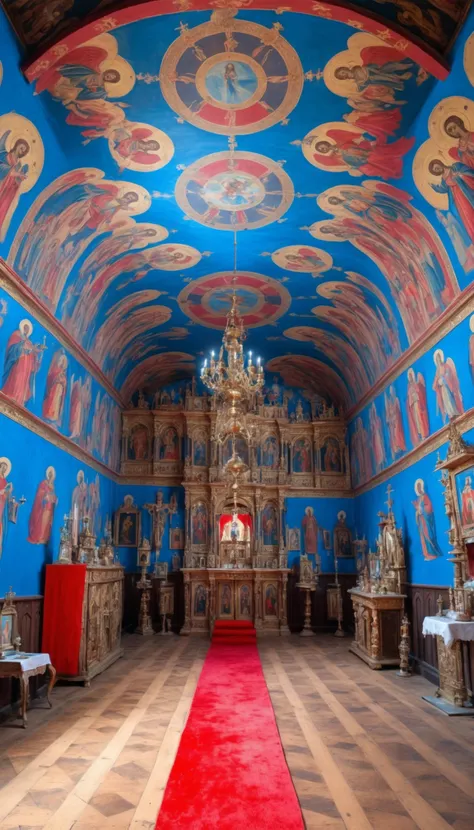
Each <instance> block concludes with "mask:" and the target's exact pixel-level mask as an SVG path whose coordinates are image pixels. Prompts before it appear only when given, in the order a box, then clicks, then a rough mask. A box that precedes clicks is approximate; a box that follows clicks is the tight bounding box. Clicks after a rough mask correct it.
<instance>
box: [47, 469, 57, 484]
mask: <svg viewBox="0 0 474 830" xmlns="http://www.w3.org/2000/svg"><path fill="white" fill-rule="evenodd" d="M50 473H52V476H53V481H54V479H55V478H56V470H55V469H54V467H47V468H46V478H49V475H50Z"/></svg>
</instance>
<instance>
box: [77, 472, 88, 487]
mask: <svg viewBox="0 0 474 830" xmlns="http://www.w3.org/2000/svg"><path fill="white" fill-rule="evenodd" d="M85 480H86V477H85V475H84V470H79V472H78V474H77V476H76V481H77V483H78V484H79V482H81V481H85Z"/></svg>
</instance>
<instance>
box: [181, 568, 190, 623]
mask: <svg viewBox="0 0 474 830" xmlns="http://www.w3.org/2000/svg"><path fill="white" fill-rule="evenodd" d="M190 583H191V576H190V574H189V573H185V574H184V625H183V627H182V629H181V634H190V633H191V584H190Z"/></svg>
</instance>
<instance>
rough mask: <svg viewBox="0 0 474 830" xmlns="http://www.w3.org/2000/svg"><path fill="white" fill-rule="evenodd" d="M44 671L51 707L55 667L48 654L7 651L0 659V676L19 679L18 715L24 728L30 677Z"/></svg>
mask: <svg viewBox="0 0 474 830" xmlns="http://www.w3.org/2000/svg"><path fill="white" fill-rule="evenodd" d="M46 671H47V672H48V673H49V683H48V689H47V693H46V694H47V699H48V703H49V705H50V707H52V705H53V704H52V703H51V692H52V690H53V686H54V684H55V682H56V669H55V668H54V666H53V665H52V664H51V658H50V656H49V654H24V653H23V652H17V651H9V652H7V653H6V654H5V657H2V658H1V659H0V677H17V678H18V679H19V681H20V688H21V707H20V717H21V718H22V719H23V728H24V729H26V724H27V720H28V718H27V715H26V709H27V707H28V699H29V691H30V690H29V681H30V677H35V676H36V675H38V674H44V673H45V672H46Z"/></svg>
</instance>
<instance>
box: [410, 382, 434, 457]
mask: <svg viewBox="0 0 474 830" xmlns="http://www.w3.org/2000/svg"><path fill="white" fill-rule="evenodd" d="M407 378H408V391H407V415H408V424H409V427H410V439H411V442H412V444H413V446H414V447H417V446H418V444H419V443H420V442H421V441H425V439H426V438H428V436H429V434H430V423H429V417H428V405H427V402H426V383H425V379H424V377H423V375H422V374H421V372H417V374H416V375H415V370H414V369H408V372H407Z"/></svg>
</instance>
